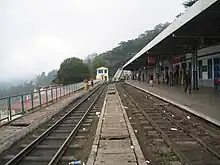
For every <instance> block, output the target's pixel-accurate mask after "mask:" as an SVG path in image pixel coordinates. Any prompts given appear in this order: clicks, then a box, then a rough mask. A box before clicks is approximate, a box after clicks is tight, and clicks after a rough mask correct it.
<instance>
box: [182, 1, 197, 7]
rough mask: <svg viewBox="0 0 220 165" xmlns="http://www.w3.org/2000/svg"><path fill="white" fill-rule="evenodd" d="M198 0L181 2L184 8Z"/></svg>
mask: <svg viewBox="0 0 220 165" xmlns="http://www.w3.org/2000/svg"><path fill="white" fill-rule="evenodd" d="M197 1H198V0H187V1H185V2H184V3H183V5H184V7H185V8H189V7H191V6H192V5H193V4H194V3H196V2H197Z"/></svg>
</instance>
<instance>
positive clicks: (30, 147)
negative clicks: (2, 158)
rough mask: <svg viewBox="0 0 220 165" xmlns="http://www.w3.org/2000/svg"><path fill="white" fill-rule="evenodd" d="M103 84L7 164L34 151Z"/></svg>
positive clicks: (10, 164)
mask: <svg viewBox="0 0 220 165" xmlns="http://www.w3.org/2000/svg"><path fill="white" fill-rule="evenodd" d="M102 86H103V85H102V84H101V85H99V86H98V87H96V88H95V89H94V90H93V91H92V92H91V93H90V94H89V95H88V96H86V97H85V98H84V99H83V100H82V101H80V102H79V103H78V104H77V105H75V106H74V107H73V108H72V109H71V110H70V111H69V112H68V113H66V114H65V115H64V116H63V117H62V118H61V119H59V120H58V121H57V122H56V123H54V124H53V125H52V126H51V127H50V128H48V129H47V130H46V131H45V132H44V133H42V134H41V135H40V136H39V137H38V138H37V139H35V140H34V141H33V142H31V143H30V144H29V145H28V146H27V147H25V148H24V149H23V150H22V151H20V152H19V153H18V154H17V155H15V156H14V157H13V158H12V159H10V160H9V161H8V162H7V163H6V164H5V165H16V164H18V163H19V161H21V160H22V159H23V158H24V157H25V156H26V155H27V154H28V153H30V152H31V151H32V149H33V148H34V147H35V146H37V145H38V144H39V143H41V142H42V141H43V139H44V138H45V137H47V136H48V135H49V134H50V133H52V132H53V130H54V129H55V128H57V127H58V126H59V124H60V123H61V122H62V121H64V120H65V119H66V118H67V117H68V116H69V115H70V114H71V113H72V112H73V111H74V110H75V109H76V108H78V107H79V106H80V105H81V104H82V103H84V102H85V101H87V99H88V98H89V97H90V96H92V95H93V94H94V93H95V92H96V91H98V90H99V89H100V88H101V87H102Z"/></svg>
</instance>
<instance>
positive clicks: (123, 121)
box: [87, 84, 146, 165]
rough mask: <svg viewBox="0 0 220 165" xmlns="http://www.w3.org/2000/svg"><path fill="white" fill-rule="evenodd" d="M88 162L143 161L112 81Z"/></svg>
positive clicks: (123, 164)
mask: <svg viewBox="0 0 220 165" xmlns="http://www.w3.org/2000/svg"><path fill="white" fill-rule="evenodd" d="M87 164H88V165H101V164H105V165H112V164H114V165H137V164H138V165H145V164H146V160H145V159H144V156H143V153H142V151H141V149H140V146H139V144H138V141H137V139H136V136H135V133H134V131H133V129H132V127H131V124H130V122H129V118H128V116H127V114H126V111H125V109H124V107H123V106H122V103H121V100H120V97H119V95H118V93H117V91H116V87H115V85H114V84H111V85H109V87H108V90H107V95H106V98H105V101H104V105H103V108H102V111H101V114H100V118H99V123H98V126H97V130H96V135H95V138H94V141H93V147H92V150H91V153H90V156H89V159H88V162H87Z"/></svg>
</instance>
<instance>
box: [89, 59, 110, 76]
mask: <svg viewBox="0 0 220 165" xmlns="http://www.w3.org/2000/svg"><path fill="white" fill-rule="evenodd" d="M101 66H106V61H105V60H104V59H103V58H102V57H99V56H96V57H95V58H94V59H92V61H91V63H90V70H91V74H92V75H95V74H96V69H97V68H99V67H101Z"/></svg>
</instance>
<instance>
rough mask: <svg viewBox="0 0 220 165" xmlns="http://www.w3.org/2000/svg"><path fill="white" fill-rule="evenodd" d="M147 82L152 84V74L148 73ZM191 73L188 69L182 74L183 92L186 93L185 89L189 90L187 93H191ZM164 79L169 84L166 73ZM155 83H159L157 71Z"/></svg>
mask: <svg viewBox="0 0 220 165" xmlns="http://www.w3.org/2000/svg"><path fill="white" fill-rule="evenodd" d="M148 78H149V79H148V84H149V86H151V87H152V86H153V80H154V78H153V74H148ZM191 79H192V78H191V74H190V72H189V71H187V72H186V74H185V75H184V77H183V80H184V92H185V93H186V92H187V90H188V92H189V94H191V83H192V82H191ZM165 81H166V84H169V74H168V73H167V74H166V75H165ZM157 83H158V84H160V81H159V73H158V74H157Z"/></svg>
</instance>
